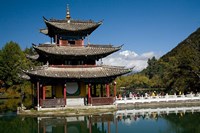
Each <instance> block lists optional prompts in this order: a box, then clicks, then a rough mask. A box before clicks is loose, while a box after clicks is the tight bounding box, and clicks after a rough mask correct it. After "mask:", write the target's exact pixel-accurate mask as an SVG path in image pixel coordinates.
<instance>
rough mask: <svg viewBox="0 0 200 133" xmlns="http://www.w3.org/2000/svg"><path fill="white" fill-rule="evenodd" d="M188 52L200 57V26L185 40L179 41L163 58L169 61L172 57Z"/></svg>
mask: <svg viewBox="0 0 200 133" xmlns="http://www.w3.org/2000/svg"><path fill="white" fill-rule="evenodd" d="M185 52H187V53H185ZM186 54H190V55H191V56H195V58H198V59H199V57H200V28H198V29H197V30H196V31H195V32H193V33H192V34H191V35H189V37H187V38H186V39H185V40H184V41H182V42H181V43H179V44H178V45H177V46H176V47H175V48H174V49H172V50H171V51H170V52H168V53H167V54H165V55H164V56H162V57H161V59H162V60H164V61H167V60H168V59H169V58H170V57H178V56H185V55H186ZM198 61H200V60H198ZM198 65H200V64H198Z"/></svg>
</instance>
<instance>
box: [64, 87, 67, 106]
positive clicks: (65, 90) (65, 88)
mask: <svg viewBox="0 0 200 133" xmlns="http://www.w3.org/2000/svg"><path fill="white" fill-rule="evenodd" d="M66 92H67V87H66V84H65V85H64V90H63V94H64V102H65V106H66V105H67V101H66V99H67V95H66Z"/></svg>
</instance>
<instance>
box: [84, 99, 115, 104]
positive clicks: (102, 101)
mask: <svg viewBox="0 0 200 133" xmlns="http://www.w3.org/2000/svg"><path fill="white" fill-rule="evenodd" d="M88 100H89V104H91V105H112V104H113V103H114V101H115V98H114V97H91V98H90V99H88Z"/></svg>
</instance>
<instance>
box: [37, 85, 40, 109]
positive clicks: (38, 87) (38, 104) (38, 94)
mask: <svg viewBox="0 0 200 133" xmlns="http://www.w3.org/2000/svg"><path fill="white" fill-rule="evenodd" d="M39 106H40V83H39V82H37V107H38V109H39Z"/></svg>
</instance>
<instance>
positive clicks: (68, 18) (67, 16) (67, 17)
mask: <svg viewBox="0 0 200 133" xmlns="http://www.w3.org/2000/svg"><path fill="white" fill-rule="evenodd" d="M70 18H71V17H70V11H69V4H67V15H66V19H67V20H70Z"/></svg>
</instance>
